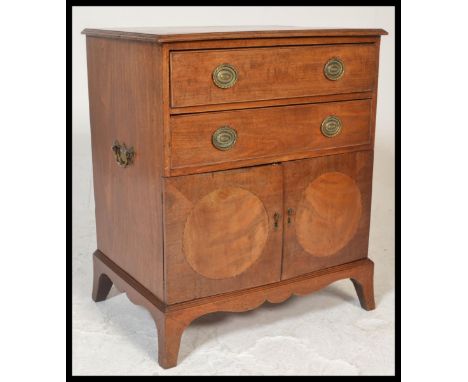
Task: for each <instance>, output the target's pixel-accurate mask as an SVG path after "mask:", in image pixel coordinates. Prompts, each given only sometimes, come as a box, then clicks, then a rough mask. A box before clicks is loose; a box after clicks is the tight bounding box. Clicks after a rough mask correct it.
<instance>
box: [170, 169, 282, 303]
mask: <svg viewBox="0 0 468 382" xmlns="http://www.w3.org/2000/svg"><path fill="white" fill-rule="evenodd" d="M233 189H234V190H233ZM239 189H241V190H245V192H240V191H239ZM221 199H223V200H225V203H222V202H221ZM239 201H240V202H246V203H247V205H246V206H243V205H242V204H240V203H237V202H239ZM259 201H260V203H261V204H262V206H260V204H259V203H258V202H259ZM282 203H283V183H282V168H281V166H275V165H271V166H259V167H255V168H249V169H241V170H231V171H222V172H216V173H210V174H200V175H190V176H181V177H172V178H165V179H164V221H165V222H164V264H165V283H166V299H165V301H166V302H167V303H168V304H173V303H176V302H181V301H187V300H191V299H194V298H200V297H204V296H209V295H214V294H219V293H224V292H228V291H232V290H236V289H243V288H249V287H252V286H257V285H262V284H266V283H271V282H275V281H279V279H280V273H281V240H282V224H281V222H279V227H278V228H277V229H275V228H274V221H273V216H274V214H275V213H276V212H278V213H281V211H282V208H283V204H282ZM213 204H214V205H213ZM216 208H219V210H216V211H215V209H216ZM249 209H250V210H249ZM262 209H264V211H265V212H262ZM264 213H266V216H267V219H268V224H267V227H265V226H264ZM194 214H195V215H197V218H195V219H194V218H193V215H194ZM209 219H214V220H213V221H209ZM222 219H224V222H223V221H222ZM193 224H198V225H199V227H195V226H194V225H193ZM187 227H188V228H187ZM187 229H188V231H187ZM248 229H252V231H251V232H249V231H248ZM265 230H266V233H267V239H266V242H265V237H264V236H265ZM184 232H185V233H184ZM197 234H198V235H201V236H199V237H196V235H197ZM203 242H205V244H206V245H205V248H204V251H203ZM184 244H185V246H184ZM191 245H194V247H190V246H191ZM261 249H263V250H262V251H261V255H260V256H259V254H258V251H260V250H261ZM204 256H205V257H204ZM191 262H192V264H196V265H195V269H194V267H192V266H191V265H190V263H191ZM197 270H198V271H200V272H201V273H199V272H197ZM239 270H243V272H242V273H239V274H238V272H239ZM215 271H219V272H220V273H219V275H216V274H214V272H215ZM233 275H234V276H233ZM207 276H208V277H207ZM226 276H231V277H228V278H225V277H226Z"/></svg>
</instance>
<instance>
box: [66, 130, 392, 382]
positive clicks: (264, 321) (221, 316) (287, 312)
mask: <svg viewBox="0 0 468 382" xmlns="http://www.w3.org/2000/svg"><path fill="white" fill-rule="evenodd" d="M90 145H91V143H90V137H89V135H84V134H82V135H79V134H76V135H74V136H73V254H72V256H73V260H72V264H73V366H72V372H73V375H393V374H394V372H395V371H394V358H395V351H394V347H395V345H394V330H395V327H394V315H395V310H394V304H395V295H394V269H395V265H394V253H395V252H394V202H393V201H394V185H393V181H392V179H393V173H392V171H393V162H394V159H393V156H392V155H391V154H390V153H387V152H386V151H385V150H378V149H376V154H375V166H374V182H373V195H372V202H373V205H372V216H371V232H370V244H369V257H370V258H371V259H372V260H373V261H374V262H375V276H374V283H375V299H376V305H377V308H376V309H375V310H374V311H371V312H367V311H365V310H363V309H361V308H360V306H359V302H358V299H357V296H356V294H355V291H354V287H353V285H352V283H351V281H349V280H342V281H338V282H336V283H334V284H332V285H330V286H328V287H327V288H325V289H323V290H321V291H318V292H315V293H313V294H311V295H308V296H304V297H292V298H290V299H289V300H287V301H285V302H284V303H282V304H269V303H266V304H264V305H263V306H262V307H260V308H258V309H256V310H253V311H250V312H245V313H214V314H211V315H207V316H204V317H201V318H199V319H198V320H196V321H194V322H193V323H192V324H191V325H190V326H189V327H188V328H187V329H186V330H185V332H184V335H183V337H182V342H181V346H180V353H179V364H178V366H177V367H175V368H172V369H168V370H164V369H162V368H161V367H159V365H158V363H157V334H156V328H155V325H154V323H153V320H152V318H151V316H150V314H149V313H148V312H147V311H146V310H145V309H143V308H142V307H140V306H136V305H133V304H132V303H131V302H130V301H129V300H128V299H127V297H126V295H125V294H121V293H119V292H118V291H117V290H116V289H115V287H113V289H112V290H111V293H110V296H109V298H108V299H107V300H106V301H103V302H100V303H95V302H93V301H92V300H91V286H92V257H91V255H92V253H93V251H94V250H95V249H96V233H95V220H94V197H93V184H92V166H91V153H90Z"/></svg>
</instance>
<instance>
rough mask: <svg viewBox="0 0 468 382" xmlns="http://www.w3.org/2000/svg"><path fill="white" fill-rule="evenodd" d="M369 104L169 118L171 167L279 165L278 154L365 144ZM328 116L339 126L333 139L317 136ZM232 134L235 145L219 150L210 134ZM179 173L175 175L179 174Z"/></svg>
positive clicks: (368, 132)
mask: <svg viewBox="0 0 468 382" xmlns="http://www.w3.org/2000/svg"><path fill="white" fill-rule="evenodd" d="M370 106H371V101H370V100H359V101H346V102H333V103H320V104H308V105H297V106H285V107H275V108H261V109H250V110H235V111H225V112H216V113H204V114H191V115H181V116H173V117H171V121H170V123H171V169H173V170H174V169H179V170H181V171H180V172H183V173H191V172H192V171H193V167H196V168H197V169H198V170H203V169H206V170H208V169H209V168H208V167H207V166H210V165H213V164H222V163H227V164H228V167H229V166H232V165H233V163H234V162H239V161H243V160H250V163H253V164H262V163H268V162H276V161H279V159H278V157H280V156H282V155H288V154H294V153H297V154H298V157H299V158H300V157H304V156H306V155H307V154H308V152H311V151H323V150H326V149H332V148H337V147H346V146H354V145H363V144H369V143H370V134H371V132H370ZM329 115H336V116H338V117H339V118H340V119H341V120H342V122H343V128H342V131H341V133H340V134H339V135H337V136H335V137H333V138H328V137H325V136H324V135H323V134H322V132H321V129H320V127H321V124H322V121H323V120H324V119H325V118H326V117H327V116H329ZM225 125H227V126H230V127H232V128H233V129H235V130H236V131H237V135H238V137H237V142H236V144H235V146H234V147H233V148H232V149H230V150H227V151H220V150H218V149H217V148H215V147H214V146H213V144H212V135H213V133H214V132H215V131H216V129H218V128H219V127H221V126H225ZM180 172H179V173H180Z"/></svg>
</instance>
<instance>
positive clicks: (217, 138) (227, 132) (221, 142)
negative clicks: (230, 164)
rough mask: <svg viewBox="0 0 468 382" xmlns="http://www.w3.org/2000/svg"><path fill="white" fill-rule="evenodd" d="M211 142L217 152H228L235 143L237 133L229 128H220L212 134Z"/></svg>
mask: <svg viewBox="0 0 468 382" xmlns="http://www.w3.org/2000/svg"><path fill="white" fill-rule="evenodd" d="M211 141H212V143H213V146H214V147H216V148H217V149H218V150H222V151H225V150H230V149H232V147H233V146H234V145H235V144H236V142H237V131H236V130H234V129H233V128H232V127H229V126H223V127H220V128H219V129H218V130H216V131H215V132H214V133H213V136H212V138H211Z"/></svg>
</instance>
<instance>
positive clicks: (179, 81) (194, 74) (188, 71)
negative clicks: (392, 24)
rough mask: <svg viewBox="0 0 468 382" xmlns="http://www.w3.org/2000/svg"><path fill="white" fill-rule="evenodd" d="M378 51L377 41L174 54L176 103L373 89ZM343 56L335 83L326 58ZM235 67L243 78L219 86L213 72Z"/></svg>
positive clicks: (172, 104) (300, 95) (173, 73)
mask: <svg viewBox="0 0 468 382" xmlns="http://www.w3.org/2000/svg"><path fill="white" fill-rule="evenodd" d="M377 53H378V52H377V51H376V48H375V45H374V44H352V45H338V44H337V45H324V46H295V47H274V48H249V49H224V50H223V49H219V50H202V51H187V52H172V53H171V56H170V57H171V58H170V59H171V106H172V107H183V106H194V105H207V104H217V103H227V102H241V101H255V100H266V99H282V98H290V97H305V96H314V95H326V94H337V93H347V92H365V91H370V90H372V89H373V87H374V83H373V82H374V79H375V74H374V73H375V67H376V59H377ZM333 57H339V58H340V59H341V60H342V61H343V63H344V65H345V71H344V75H343V77H342V78H341V79H339V80H337V81H331V80H329V79H327V78H326V77H325V75H324V74H323V68H324V66H325V64H326V63H327V61H328V60H329V59H331V58H333ZM223 63H228V64H230V65H233V66H234V67H235V68H236V70H237V73H238V80H237V82H236V83H235V84H234V86H233V87H231V88H228V89H221V88H218V87H217V86H216V85H215V84H214V82H213V79H212V73H213V71H214V70H215V68H216V67H218V65H220V64H223Z"/></svg>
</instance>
